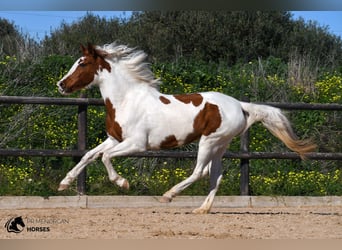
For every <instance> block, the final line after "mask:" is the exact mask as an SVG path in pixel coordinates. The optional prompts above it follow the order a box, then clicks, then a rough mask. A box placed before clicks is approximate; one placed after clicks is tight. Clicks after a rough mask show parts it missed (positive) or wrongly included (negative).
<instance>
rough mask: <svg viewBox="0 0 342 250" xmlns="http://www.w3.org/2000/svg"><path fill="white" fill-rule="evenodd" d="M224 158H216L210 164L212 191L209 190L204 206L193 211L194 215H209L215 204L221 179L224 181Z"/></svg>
mask: <svg viewBox="0 0 342 250" xmlns="http://www.w3.org/2000/svg"><path fill="white" fill-rule="evenodd" d="M221 160H222V156H218V157H216V158H214V159H213V160H212V161H211V164H210V166H209V167H210V169H209V172H210V174H209V175H210V190H209V194H208V196H207V197H206V199H205V200H204V202H203V203H202V205H201V206H200V207H199V208H196V209H194V210H193V211H192V213H194V214H207V213H208V212H209V211H210V209H211V207H212V205H213V203H214V198H215V195H216V192H217V190H218V188H219V185H220V183H221V179H222V162H221Z"/></svg>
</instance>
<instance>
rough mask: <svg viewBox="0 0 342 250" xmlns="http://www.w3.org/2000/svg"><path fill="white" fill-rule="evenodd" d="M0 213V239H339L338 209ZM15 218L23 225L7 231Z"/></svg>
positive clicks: (340, 221) (341, 234)
mask: <svg viewBox="0 0 342 250" xmlns="http://www.w3.org/2000/svg"><path fill="white" fill-rule="evenodd" d="M191 210H192V208H188V207H187V208H161V207H157V208H110V209H108V208H101V209H97V208H96V209H95V208H83V209H82V208H59V209H18V210H13V209H12V210H7V209H0V219H1V222H0V224H1V225H2V226H1V227H2V229H1V230H0V238H1V239H8V238H12V239H153V238H157V239H342V207H341V206H327V207H322V206H319V207H302V208H295V207H281V208H213V209H212V212H211V213H210V214H206V215H196V214H191V213H190V212H191ZM17 216H21V217H22V219H23V221H24V223H25V227H24V228H21V227H19V229H20V230H21V229H22V230H23V231H22V232H20V233H13V232H12V233H9V232H7V228H6V227H5V224H6V222H7V221H8V220H9V219H10V218H12V217H17Z"/></svg>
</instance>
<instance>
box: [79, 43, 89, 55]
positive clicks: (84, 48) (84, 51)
mask: <svg viewBox="0 0 342 250" xmlns="http://www.w3.org/2000/svg"><path fill="white" fill-rule="evenodd" d="M80 46H81V50H82V53H83V55H84V54H85V53H86V52H87V49H86V47H84V46H83V44H80Z"/></svg>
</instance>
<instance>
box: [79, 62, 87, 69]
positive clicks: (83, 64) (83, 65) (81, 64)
mask: <svg viewBox="0 0 342 250" xmlns="http://www.w3.org/2000/svg"><path fill="white" fill-rule="evenodd" d="M86 65H87V64H86V63H83V62H82V63H80V64H79V65H78V66H81V67H82V68H83V67H85V66H86Z"/></svg>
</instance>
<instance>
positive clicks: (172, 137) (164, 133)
mask: <svg viewBox="0 0 342 250" xmlns="http://www.w3.org/2000/svg"><path fill="white" fill-rule="evenodd" d="M192 131H193V124H192V119H186V118H185V117H177V118H174V119H165V120H164V119H161V120H159V121H158V124H156V127H155V128H154V129H152V130H151V131H150V133H149V135H148V148H150V149H167V148H174V147H178V146H181V145H183V144H184V143H185V141H186V138H187V136H188V135H189V134H190V133H191V132H192Z"/></svg>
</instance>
